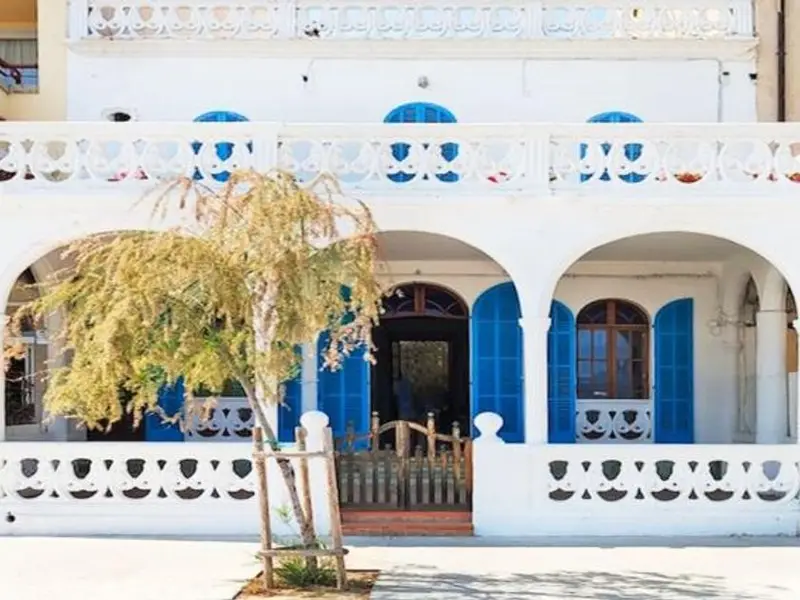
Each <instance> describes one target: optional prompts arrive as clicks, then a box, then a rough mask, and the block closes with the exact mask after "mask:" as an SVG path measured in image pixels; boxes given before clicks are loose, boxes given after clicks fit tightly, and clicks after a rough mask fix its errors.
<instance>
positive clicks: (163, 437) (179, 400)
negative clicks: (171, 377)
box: [144, 377, 184, 442]
mask: <svg viewBox="0 0 800 600" xmlns="http://www.w3.org/2000/svg"><path fill="white" fill-rule="evenodd" d="M183 396H184V389H183V378H182V377H179V378H178V380H177V381H176V382H175V383H174V384H173V385H168V384H164V385H163V386H161V389H160V390H159V391H158V405H159V406H160V407H161V409H162V410H163V411H164V412H165V413H166V414H167V416H169V417H173V416H175V415H177V414H179V413H181V412H182V411H183ZM144 426H145V431H144V438H145V440H147V441H148V442H182V441H183V432H182V431H181V428H180V425H179V424H178V423H165V422H164V421H163V419H162V417H161V416H160V415H157V414H154V413H149V414H148V415H147V416H146V417H145V423H144Z"/></svg>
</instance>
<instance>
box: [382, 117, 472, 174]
mask: <svg viewBox="0 0 800 600" xmlns="http://www.w3.org/2000/svg"><path fill="white" fill-rule="evenodd" d="M383 121H384V123H455V122H456V118H455V116H454V115H453V113H451V112H450V111H449V110H447V109H446V108H444V107H442V106H439V105H438V104H430V103H428V102H410V103H408V104H403V105H401V106H398V107H397V108H395V109H393V110H392V111H391V112H390V113H389V114H388V115H386V118H385V119H384V120H383ZM423 149H424V150H427V149H428V144H424V145H423ZM410 154H411V144H406V143H402V142H401V143H397V144H392V157H393V158H394V159H395V160H396V161H397V162H398V163H403V162H405V161H406V160H407V159H408V158H409V155H410ZM457 156H458V144H454V143H447V144H442V145H441V146H439V152H438V156H437V157H436V158H440V159H442V160H444V161H445V162H448V163H450V162H453V161H454V160H455V159H456V157H457ZM414 158H415V157H413V156H412V157H411V159H412V160H411V161H410V162H411V163H414V162H415V161H414ZM403 166H404V165H402V164H400V165H398V171H397V172H396V173H391V174H389V179H390V180H391V181H394V182H395V183H405V182H407V181H411V180H412V179H414V177H416V175H417V174H416V173H414V172H410V171H403V170H402V168H403ZM408 166H409V167H410V168H411V169H418V168H419V164H409V165H408ZM427 178H428V175H424V176H423V179H427ZM436 179H438V180H439V181H443V182H445V183H452V182H455V181H458V175H457V174H456V173H454V172H453V171H447V172H445V173H437V174H436Z"/></svg>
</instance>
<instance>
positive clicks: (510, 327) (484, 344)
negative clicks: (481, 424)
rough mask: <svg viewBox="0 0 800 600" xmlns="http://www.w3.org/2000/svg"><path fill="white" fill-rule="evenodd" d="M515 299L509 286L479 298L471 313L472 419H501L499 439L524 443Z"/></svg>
mask: <svg viewBox="0 0 800 600" xmlns="http://www.w3.org/2000/svg"><path fill="white" fill-rule="evenodd" d="M520 315H521V312H520V306H519V298H518V297H517V290H516V288H515V287H514V284H513V283H511V282H507V283H501V284H499V285H496V286H494V287H492V288H490V289H488V290H486V291H485V292H483V294H481V295H480V297H479V298H478V299H477V300H476V301H475V307H474V309H473V311H472V416H473V418H474V417H475V415H477V414H480V413H482V412H486V411H490V412H494V413H497V414H499V415H500V416H502V417H503V427H502V429H500V433H499V435H500V437H501V438H502V439H503V440H504V441H506V442H508V443H522V442H524V441H525V407H524V399H525V393H524V371H523V351H522V328H521V327H520V324H519V319H520Z"/></svg>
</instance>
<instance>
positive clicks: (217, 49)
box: [68, 38, 758, 61]
mask: <svg viewBox="0 0 800 600" xmlns="http://www.w3.org/2000/svg"><path fill="white" fill-rule="evenodd" d="M757 46H758V41H757V40H755V39H751V38H744V39H722V40H614V39H612V40H608V39H603V40H574V39H564V40H560V39H558V40H554V39H544V40H542V39H534V40H484V41H481V40H452V39H448V40H417V41H410V40H374V41H373V40H264V41H253V40H241V41H236V40H232V41H228V40H80V41H73V42H69V43H68V47H69V49H70V50H72V51H73V52H75V53H76V54H81V55H100V56H115V57H124V58H133V57H135V56H137V57H158V58H161V57H163V56H213V57H232V58H241V57H242V56H245V55H246V56H247V57H248V58H255V57H260V58H292V57H297V58H318V59H364V60H375V59H382V58H401V59H415V58H416V59H437V58H479V59H497V58H516V59H534V58H535V59H541V60H546V59H566V60H591V59H597V60H608V59H622V60H625V59H630V60H676V59H690V60H698V59H707V60H720V61H747V60H754V59H755V51H756V48H757Z"/></svg>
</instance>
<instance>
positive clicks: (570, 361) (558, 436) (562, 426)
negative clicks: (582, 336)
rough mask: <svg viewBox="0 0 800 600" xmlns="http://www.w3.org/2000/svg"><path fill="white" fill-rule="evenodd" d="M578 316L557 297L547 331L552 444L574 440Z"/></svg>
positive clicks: (548, 410) (550, 436)
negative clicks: (576, 319) (576, 322)
mask: <svg viewBox="0 0 800 600" xmlns="http://www.w3.org/2000/svg"><path fill="white" fill-rule="evenodd" d="M575 335H576V332H575V317H574V316H573V315H572V311H571V310H570V309H569V308H567V307H566V306H564V305H563V304H562V303H561V302H558V301H556V300H554V301H553V303H552V304H551V306H550V330H549V331H548V333H547V431H548V441H549V442H550V443H551V444H574V443H575V396H576V393H577V383H576V378H575V361H576V357H575Z"/></svg>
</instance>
